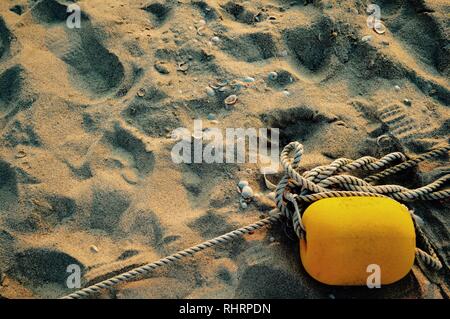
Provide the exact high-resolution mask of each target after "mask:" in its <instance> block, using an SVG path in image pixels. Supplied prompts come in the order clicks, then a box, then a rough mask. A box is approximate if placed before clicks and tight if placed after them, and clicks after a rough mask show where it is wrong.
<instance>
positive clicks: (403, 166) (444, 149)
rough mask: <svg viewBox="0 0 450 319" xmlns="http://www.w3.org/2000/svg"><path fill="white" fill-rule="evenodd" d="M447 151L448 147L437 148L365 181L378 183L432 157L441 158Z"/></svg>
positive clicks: (449, 149)
mask: <svg viewBox="0 0 450 319" xmlns="http://www.w3.org/2000/svg"><path fill="white" fill-rule="evenodd" d="M448 151H450V146H444V147H441V148H437V149H435V150H432V151H430V152H428V153H425V154H422V155H419V156H418V157H416V158H413V159H410V160H408V161H406V162H403V163H400V164H398V165H396V166H394V167H391V168H389V169H386V170H384V171H382V172H380V173H377V174H374V175H372V176H369V177H367V178H366V181H367V182H369V183H373V182H376V181H378V180H380V179H382V178H384V177H387V176H389V175H393V174H396V173H398V172H400V171H403V170H405V169H407V168H410V167H414V166H416V165H417V164H419V163H420V162H423V161H425V160H429V159H432V158H434V157H439V156H442V155H444V154H447V153H448Z"/></svg>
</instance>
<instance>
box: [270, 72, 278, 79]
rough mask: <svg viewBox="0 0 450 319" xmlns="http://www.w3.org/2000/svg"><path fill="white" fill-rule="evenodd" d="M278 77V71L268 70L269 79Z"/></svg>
mask: <svg viewBox="0 0 450 319" xmlns="http://www.w3.org/2000/svg"><path fill="white" fill-rule="evenodd" d="M277 78H278V73H277V72H273V71H272V72H270V73H269V80H271V81H274V80H276V79H277Z"/></svg>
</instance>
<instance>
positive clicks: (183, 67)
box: [177, 62, 189, 72]
mask: <svg viewBox="0 0 450 319" xmlns="http://www.w3.org/2000/svg"><path fill="white" fill-rule="evenodd" d="M188 69H189V64H188V63H187V62H181V63H178V67H177V70H178V71H181V72H186V71H187V70H188Z"/></svg>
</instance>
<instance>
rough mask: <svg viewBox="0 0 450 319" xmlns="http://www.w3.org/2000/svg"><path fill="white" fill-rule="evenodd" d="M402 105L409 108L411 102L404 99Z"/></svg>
mask: <svg viewBox="0 0 450 319" xmlns="http://www.w3.org/2000/svg"><path fill="white" fill-rule="evenodd" d="M403 104H405V105H406V106H411V105H412V102H411V100H409V99H404V100H403Z"/></svg>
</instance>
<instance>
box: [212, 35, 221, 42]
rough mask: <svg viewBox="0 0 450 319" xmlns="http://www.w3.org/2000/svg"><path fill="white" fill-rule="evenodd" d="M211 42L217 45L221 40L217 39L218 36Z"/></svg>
mask: <svg viewBox="0 0 450 319" xmlns="http://www.w3.org/2000/svg"><path fill="white" fill-rule="evenodd" d="M211 42H212V43H214V44H217V43H219V42H220V38H219V37H217V36H216V37H212V38H211Z"/></svg>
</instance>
